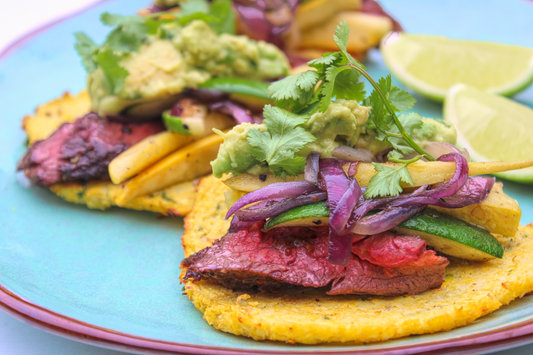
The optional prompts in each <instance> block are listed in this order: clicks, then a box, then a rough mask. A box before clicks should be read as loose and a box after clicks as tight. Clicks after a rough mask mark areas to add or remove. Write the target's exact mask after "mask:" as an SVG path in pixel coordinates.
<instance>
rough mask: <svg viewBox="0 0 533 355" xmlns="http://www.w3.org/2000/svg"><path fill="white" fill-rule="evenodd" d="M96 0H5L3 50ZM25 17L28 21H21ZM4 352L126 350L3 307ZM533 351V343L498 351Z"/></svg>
mask: <svg viewBox="0 0 533 355" xmlns="http://www.w3.org/2000/svg"><path fill="white" fill-rule="evenodd" d="M94 2H96V1H95V0H24V1H21V0H18V1H17V0H1V1H0V8H1V9H0V52H1V51H2V49H3V48H4V47H6V46H8V45H9V44H10V43H12V42H13V41H14V40H16V39H17V38H19V37H20V36H22V35H24V34H25V33H27V32H29V31H31V30H33V29H35V28H37V27H40V26H42V25H44V24H46V23H48V22H50V21H52V20H54V19H56V18H59V17H62V16H64V15H67V14H69V13H72V12H74V11H76V10H78V9H80V8H83V7H85V6H87V5H88V4H91V3H94ZM148 2H149V1H148V0H147V3H148ZM21 18H24V21H21ZM0 354H1V355H120V354H125V353H123V352H118V351H112V350H105V349H100V348H97V347H93V346H90V345H85V344H81V343H77V342H75V341H71V340H68V339H64V338H61V337H58V336H55V335H52V334H48V333H46V332H43V331H41V330H39V329H36V328H33V327H31V326H30V325H27V324H25V323H23V322H20V321H18V320H16V319H14V318H12V317H11V316H9V315H7V314H5V313H4V312H1V311H0ZM494 354H496V355H531V354H533V345H528V346H524V347H520V348H515V349H513V350H508V351H502V352H497V353H494Z"/></svg>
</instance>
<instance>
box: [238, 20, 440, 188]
mask: <svg viewBox="0 0 533 355" xmlns="http://www.w3.org/2000/svg"><path fill="white" fill-rule="evenodd" d="M349 33H350V29H349V27H348V25H347V23H346V22H341V23H340V24H339V26H338V27H337V29H336V31H335V42H336V43H337V45H338V47H339V49H340V52H335V53H328V54H326V55H324V57H322V58H320V59H316V60H313V61H311V62H309V65H310V66H311V67H313V68H315V69H316V70H308V71H305V72H302V73H299V74H295V75H291V76H288V77H287V78H285V79H282V80H279V81H277V82H275V83H273V84H272V85H271V86H270V87H269V94H270V96H271V97H272V98H273V99H274V100H275V104H276V108H272V107H270V106H267V107H265V112H264V115H265V117H267V116H268V118H269V119H268V120H265V122H264V125H265V126H266V128H267V131H266V132H262V133H261V132H259V131H257V130H256V129H251V130H250V132H249V134H248V138H247V139H248V142H249V143H250V145H251V147H252V154H253V155H254V157H255V158H256V159H257V160H258V161H259V162H264V163H266V164H267V165H268V167H269V169H270V170H271V171H272V172H273V173H274V174H275V175H279V176H281V177H283V178H285V177H286V176H287V175H289V176H291V175H297V174H298V173H300V172H302V171H303V169H304V165H305V164H304V159H303V158H302V157H300V156H297V153H298V152H299V151H300V150H301V149H302V148H303V147H304V146H305V145H306V144H307V143H310V142H312V141H313V140H314V139H313V138H314V137H313V136H312V135H311V134H310V133H309V132H307V131H306V130H304V129H303V128H302V127H301V126H302V125H303V124H304V123H305V122H307V121H308V120H309V117H310V116H311V115H312V114H314V113H316V112H325V111H326V110H327V109H328V107H329V105H330V103H331V102H332V100H333V98H334V97H335V98H336V99H346V100H355V101H363V102H364V103H365V105H368V106H372V109H371V111H370V118H371V120H372V121H371V123H370V129H372V128H374V129H375V130H376V131H377V135H376V137H375V138H376V139H377V140H379V141H381V142H383V143H385V144H389V145H391V146H392V147H393V148H394V149H393V150H392V151H391V152H390V153H389V154H388V158H389V160H390V161H393V162H396V163H401V164H403V165H402V166H401V167H397V168H389V167H386V166H382V165H380V164H374V165H375V166H376V170H378V169H379V170H378V171H383V173H382V174H378V175H376V177H375V178H373V179H372V180H371V181H370V183H369V186H368V189H367V192H366V193H365V195H366V197H368V198H371V197H376V196H387V195H390V196H396V195H398V194H399V193H400V192H401V191H402V189H401V187H400V181H404V182H406V183H412V181H411V178H410V175H409V172H408V170H407V169H406V168H407V166H408V165H409V164H411V163H413V162H415V161H417V160H418V159H420V158H422V157H425V158H426V159H428V160H435V158H434V157H433V156H431V155H430V154H429V153H427V152H426V151H425V150H424V149H423V148H421V147H420V146H419V145H418V144H417V143H416V142H415V141H414V140H413V139H412V138H411V136H410V135H409V133H408V132H407V131H406V129H405V127H408V128H409V129H410V130H411V131H412V129H414V128H416V127H417V126H418V127H421V126H422V125H421V120H420V116H419V115H418V114H416V113H409V114H401V115H399V116H397V115H396V112H399V111H406V110H409V109H411V108H412V107H413V105H414V103H415V99H414V98H413V97H412V96H411V95H409V94H408V93H407V92H406V91H403V90H401V89H400V88H398V87H396V86H395V85H393V84H392V81H391V77H390V75H389V76H387V77H386V78H382V79H381V80H379V82H378V83H376V82H375V81H374V80H373V79H372V78H371V77H370V75H368V73H367V72H366V71H365V70H364V66H363V65H362V64H361V63H359V62H358V61H357V60H356V59H354V58H353V57H352V56H351V55H350V54H349V53H348V52H347V51H346V43H347V41H348V38H349ZM361 75H362V76H364V77H365V78H366V79H367V80H368V81H369V82H370V83H371V84H372V86H373V87H374V90H373V91H372V93H371V94H370V95H369V96H368V97H366V98H365V87H364V83H363V82H362V81H360V78H361ZM288 110H290V112H289V111H288ZM282 122H283V123H284V124H285V125H283V123H282ZM415 151H416V152H417V153H419V154H420V155H418V156H416V157H414V158H411V159H407V160H402V158H403V157H404V155H406V154H410V153H413V152H415ZM273 159H275V161H272V160H273ZM272 163H273V164H272Z"/></svg>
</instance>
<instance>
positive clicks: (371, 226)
mask: <svg viewBox="0 0 533 355" xmlns="http://www.w3.org/2000/svg"><path fill="white" fill-rule="evenodd" d="M425 208H426V206H424V205H420V204H413V205H410V206H406V207H390V208H386V209H384V210H383V211H381V212H378V213H376V214H374V215H371V216H368V217H364V218H362V219H361V220H360V221H358V222H357V223H355V224H354V225H353V226H352V227H351V228H350V232H353V233H356V234H363V235H374V234H378V233H381V232H385V231H388V230H389V229H391V228H394V227H396V226H397V225H398V224H400V223H402V222H403V221H405V220H407V219H409V218H411V217H414V216H416V215H417V214H419V213H420V212H422V211H423V210H424V209H425Z"/></svg>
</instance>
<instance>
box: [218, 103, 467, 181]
mask: <svg viewBox="0 0 533 355" xmlns="http://www.w3.org/2000/svg"><path fill="white" fill-rule="evenodd" d="M370 109H371V107H366V106H362V105H360V104H359V103H358V102H357V101H352V100H335V101H332V102H331V103H330V105H329V106H328V108H327V110H326V111H325V112H317V113H314V114H313V115H311V116H310V117H309V119H308V121H307V122H306V123H305V124H304V126H303V127H304V129H305V130H307V131H308V132H310V133H311V134H313V135H314V136H315V137H316V140H315V141H314V142H312V143H308V144H307V145H306V146H305V147H304V148H303V149H302V150H301V151H300V152H298V155H299V156H301V157H304V158H305V157H307V155H309V153H310V152H312V151H317V152H319V153H321V157H323V158H327V157H331V154H332V152H333V150H334V149H335V148H336V147H338V146H339V145H341V144H344V145H347V146H350V147H356V148H363V149H367V150H369V151H371V152H372V153H374V154H376V153H378V152H380V151H383V150H385V149H388V148H391V147H392V146H391V145H389V144H388V143H385V142H382V141H380V140H378V139H377V138H376V136H377V132H376V129H375V128H372V125H370V124H369V122H368V117H369V111H370ZM406 117H408V116H406ZM415 117H417V118H413V116H411V117H410V122H409V124H404V126H405V129H406V130H407V131H408V132H407V133H408V134H409V135H410V136H411V137H412V138H413V140H414V141H415V142H416V143H417V144H419V145H424V144H425V143H426V142H445V143H451V144H455V142H456V139H457V133H456V131H455V128H454V127H453V126H452V125H449V124H447V123H446V122H445V121H442V120H438V119H432V118H424V117H420V116H418V115H417V116H415ZM253 128H257V129H258V130H259V131H260V132H265V131H266V130H267V128H266V126H265V125H263V124H250V123H243V124H240V125H238V126H235V127H234V128H233V129H232V130H231V131H229V132H228V133H226V134H223V133H221V132H217V133H219V134H220V135H222V137H223V138H224V143H223V144H222V145H221V146H220V150H219V152H218V156H217V158H216V159H215V160H214V161H212V162H211V165H212V166H213V174H214V175H215V176H216V177H218V178H221V177H222V175H223V174H227V173H232V174H233V175H239V174H243V173H250V174H254V175H259V174H265V173H268V171H269V170H268V167H267V166H266V165H265V164H261V163H260V162H259V161H258V160H257V159H255V158H254V156H253V155H252V153H251V149H252V147H251V145H250V144H249V143H248V141H247V140H246V137H247V136H248V132H249V131H250V130H251V129H253Z"/></svg>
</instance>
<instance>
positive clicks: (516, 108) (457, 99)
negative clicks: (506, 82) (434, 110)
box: [443, 84, 533, 183]
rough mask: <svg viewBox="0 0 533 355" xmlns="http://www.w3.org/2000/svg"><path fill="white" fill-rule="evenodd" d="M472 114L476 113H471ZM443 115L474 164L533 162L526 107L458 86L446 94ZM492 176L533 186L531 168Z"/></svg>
mask: <svg viewBox="0 0 533 355" xmlns="http://www.w3.org/2000/svg"><path fill="white" fill-rule="evenodd" d="M474 111H475V112H476V114H475V115H473V114H471V113H472V112H474ZM443 116H444V118H445V119H447V120H450V121H451V122H453V123H454V125H455V127H456V128H457V132H458V140H459V144H461V145H462V146H464V147H465V148H467V149H468V150H469V151H470V153H471V155H472V159H473V160H474V161H489V160H496V161H497V160H526V159H533V135H532V133H531V132H533V110H532V109H531V108H530V107H527V106H525V105H522V104H520V103H518V102H516V101H513V100H510V99H507V98H505V97H502V96H498V95H494V94H490V93H487V92H483V91H481V90H478V89H476V88H473V87H469V86H465V85H462V84H459V85H455V86H453V87H452V88H451V89H450V91H449V92H448V95H447V96H446V99H445V102H444V113H443ZM494 175H496V176H498V177H502V178H504V179H508V180H514V181H518V182H524V183H533V168H527V169H521V170H516V171H509V172H496V173H495V174H494Z"/></svg>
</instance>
